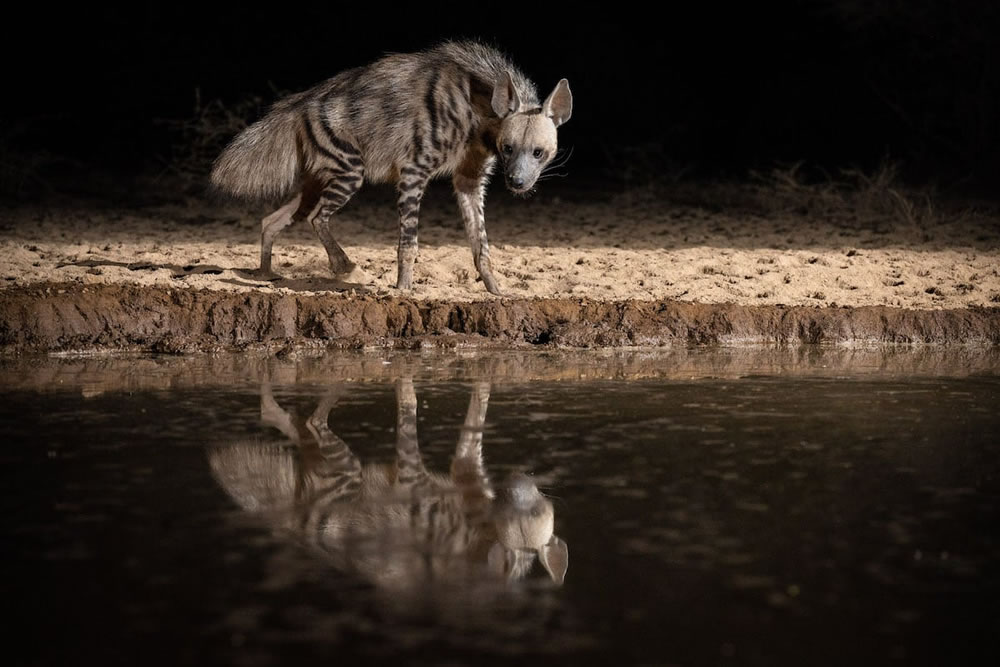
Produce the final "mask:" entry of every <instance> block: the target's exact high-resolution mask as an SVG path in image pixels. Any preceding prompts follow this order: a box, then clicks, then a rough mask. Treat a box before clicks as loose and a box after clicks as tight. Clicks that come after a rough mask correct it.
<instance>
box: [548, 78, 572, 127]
mask: <svg viewBox="0 0 1000 667" xmlns="http://www.w3.org/2000/svg"><path fill="white" fill-rule="evenodd" d="M542 113H543V114H545V115H546V116H548V117H549V118H551V119H552V122H553V123H555V124H556V127H559V126H560V125H562V124H563V123H565V122H566V121H568V120H569V117H570V116H572V115H573V93H571V92H569V81H567V80H566V79H563V80H562V81H560V82H559V83H557V84H556V88H555V90H553V91H552V93H551V94H550V95H549V96H548V97H547V98H546V99H545V104H543V105H542Z"/></svg>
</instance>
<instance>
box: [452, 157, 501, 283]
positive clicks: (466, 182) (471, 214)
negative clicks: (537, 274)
mask: <svg viewBox="0 0 1000 667" xmlns="http://www.w3.org/2000/svg"><path fill="white" fill-rule="evenodd" d="M488 178H489V172H488V171H486V172H485V173H482V174H481V175H477V177H475V178H472V177H470V176H467V175H464V174H463V173H462V172H459V173H456V174H455V177H454V179H452V182H453V183H454V185H455V196H456V197H457V198H458V208H459V210H460V211H461V212H462V221H463V222H464V223H465V234H466V236H467V237H468V238H469V245H470V246H471V247H472V261H473V262H474V263H475V265H476V270H477V271H479V276H480V277H481V278H482V279H483V285H485V286H486V290H487V291H488V292H489V293H490V294H496V295H502V292H501V291H500V285H499V284H497V280H496V278H494V277H493V269H492V267H491V266H490V243H489V240H488V239H487V238H486V215H485V212H484V210H483V207H484V205H485V198H486V196H485V195H486V193H485V190H486V182H487V180H488Z"/></svg>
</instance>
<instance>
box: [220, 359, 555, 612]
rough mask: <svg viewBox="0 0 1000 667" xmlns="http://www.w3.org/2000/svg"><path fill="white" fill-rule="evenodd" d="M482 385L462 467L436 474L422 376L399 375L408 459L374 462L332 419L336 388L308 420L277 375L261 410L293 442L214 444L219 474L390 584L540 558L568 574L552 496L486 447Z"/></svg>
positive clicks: (522, 570) (337, 559)
mask: <svg viewBox="0 0 1000 667" xmlns="http://www.w3.org/2000/svg"><path fill="white" fill-rule="evenodd" d="M489 392H490V387H489V385H488V384H487V383H480V384H478V385H476V387H475V389H474V390H473V393H472V397H471V399H470V401H469V408H468V412H467V415H466V419H465V424H464V426H463V428H462V432H461V435H460V437H459V439H458V444H457V446H456V448H455V456H454V458H453V460H452V464H451V471H450V475H448V476H444V475H439V474H435V473H432V472H429V471H428V470H427V469H426V468H425V467H424V464H423V460H422V457H421V454H420V448H419V446H418V444H417V398H416V393H415V391H414V387H413V382H412V380H410V379H406V378H404V379H401V380H399V381H398V382H397V384H396V404H397V421H396V461H395V463H393V464H388V465H383V464H371V463H369V464H362V463H361V461H360V460H359V459H358V458H357V456H356V455H355V454H354V453H353V452H352V451H351V450H350V448H349V447H348V446H347V444H346V443H345V442H344V441H343V440H342V439H340V438H339V437H338V436H337V435H335V434H334V433H333V432H332V431H331V430H330V427H329V425H328V420H329V413H330V411H331V408H332V407H333V406H334V404H335V403H336V401H337V394H336V392H334V393H331V394H329V395H328V396H327V397H326V398H325V399H324V400H323V401H322V402H321V403H320V405H319V406H317V408H316V410H315V411H314V412H313V414H312V415H311V416H310V417H309V418H308V419H307V420H305V423H304V425H296V423H295V419H294V418H293V417H292V416H291V415H290V414H289V413H287V412H285V411H284V410H282V409H281V408H280V407H279V406H278V404H277V403H276V402H275V401H274V399H273V397H272V396H271V393H270V389H269V388H268V387H267V385H265V387H264V388H263V389H262V394H261V417H262V420H263V421H264V422H265V423H268V424H270V425H272V426H275V427H277V428H279V429H280V430H282V431H283V432H284V433H285V435H286V436H287V437H288V439H289V440H291V441H292V443H293V444H294V446H293V447H291V448H289V447H287V446H286V447H273V446H269V445H262V444H260V443H236V444H233V445H228V446H222V447H214V448H212V449H210V450H209V457H208V458H209V463H210V466H211V469H212V474H213V476H214V477H215V479H216V480H217V481H218V482H219V484H220V486H221V487H222V488H223V489H224V490H225V491H226V492H227V493H228V494H229V496H230V497H231V498H232V499H233V500H234V501H235V502H236V503H237V504H239V505H240V506H241V507H242V508H243V509H245V510H247V511H248V512H251V513H254V514H258V515H262V516H264V517H266V518H268V519H270V520H271V522H272V523H274V524H275V525H276V526H277V527H278V528H280V529H281V530H282V531H283V532H285V533H290V534H292V535H296V536H298V537H300V538H302V539H303V540H304V541H305V542H306V543H307V544H309V545H311V546H314V547H317V548H318V549H319V550H320V551H321V552H322V553H323V554H324V555H325V556H326V557H327V558H330V559H331V560H332V561H333V562H334V563H335V564H336V565H338V566H339V567H341V568H342V569H344V570H348V571H354V572H356V573H359V574H361V575H363V576H364V577H365V578H366V579H368V580H370V581H372V582H373V583H374V584H376V586H377V587H378V588H380V589H383V590H386V591H390V592H392V591H396V592H405V591H415V590H421V589H423V588H424V587H425V586H426V585H427V584H432V585H433V584H435V583H436V584H443V583H448V582H459V583H473V582H474V581H482V580H483V577H486V578H487V579H493V580H500V581H503V580H506V581H514V580H517V579H521V578H523V577H524V576H526V575H527V574H528V572H529V571H530V570H531V568H532V566H533V564H534V562H535V560H536V557H537V560H539V561H540V562H541V563H542V565H543V567H544V568H545V570H546V572H548V573H549V576H550V577H551V578H552V580H553V581H555V582H556V583H557V584H561V583H562V582H563V578H564V577H565V574H566V569H567V566H568V557H569V552H568V548H567V546H566V543H565V542H564V541H562V540H561V539H560V538H559V537H557V536H556V535H555V534H554V520H555V514H554V510H553V506H552V502H551V501H550V500H548V499H547V498H546V497H545V496H544V495H542V494H541V493H540V492H539V490H538V488H537V487H536V486H535V484H534V483H533V482H532V481H531V478H530V477H528V476H526V475H523V474H520V473H515V474H512V475H510V476H509V477H508V478H507V479H506V480H505V481H504V482H502V483H501V484H499V485H498V486H496V487H494V486H493V485H492V484H491V482H490V480H489V477H488V475H487V473H486V469H485V466H484V464H483V456H482V440H483V426H484V423H485V419H486V409H487V404H488V402H489Z"/></svg>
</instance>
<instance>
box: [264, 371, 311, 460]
mask: <svg viewBox="0 0 1000 667" xmlns="http://www.w3.org/2000/svg"><path fill="white" fill-rule="evenodd" d="M260 421H261V423H262V424H264V425H265V426H273V427H274V428H276V429H278V430H279V431H281V433H282V434H283V435H284V436H285V437H286V438H288V439H289V440H291V441H292V442H294V443H295V444H296V445H301V444H302V438H301V437H300V436H299V430H298V429H297V428H295V419H294V418H293V417H292V415H290V414H289V413H288V412H287V411H285V410H284V409H283V408H282V407H281V406H280V405H278V402H277V401H275V400H274V394H273V393H272V392H271V383H270V382H267V381H264V382H262V383H261V385H260Z"/></svg>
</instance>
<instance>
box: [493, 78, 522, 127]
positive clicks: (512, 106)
mask: <svg viewBox="0 0 1000 667" xmlns="http://www.w3.org/2000/svg"><path fill="white" fill-rule="evenodd" d="M492 104H493V112H494V113H495V114H496V115H497V116H499V117H500V118H506V117H507V116H508V115H510V114H512V113H517V112H518V111H519V110H520V109H521V98H520V97H518V96H517V91H516V90H515V89H514V79H513V78H511V76H510V72H504V73H503V74H501V75H500V78H498V79H497V82H496V84H495V85H494V86H493V102H492Z"/></svg>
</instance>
